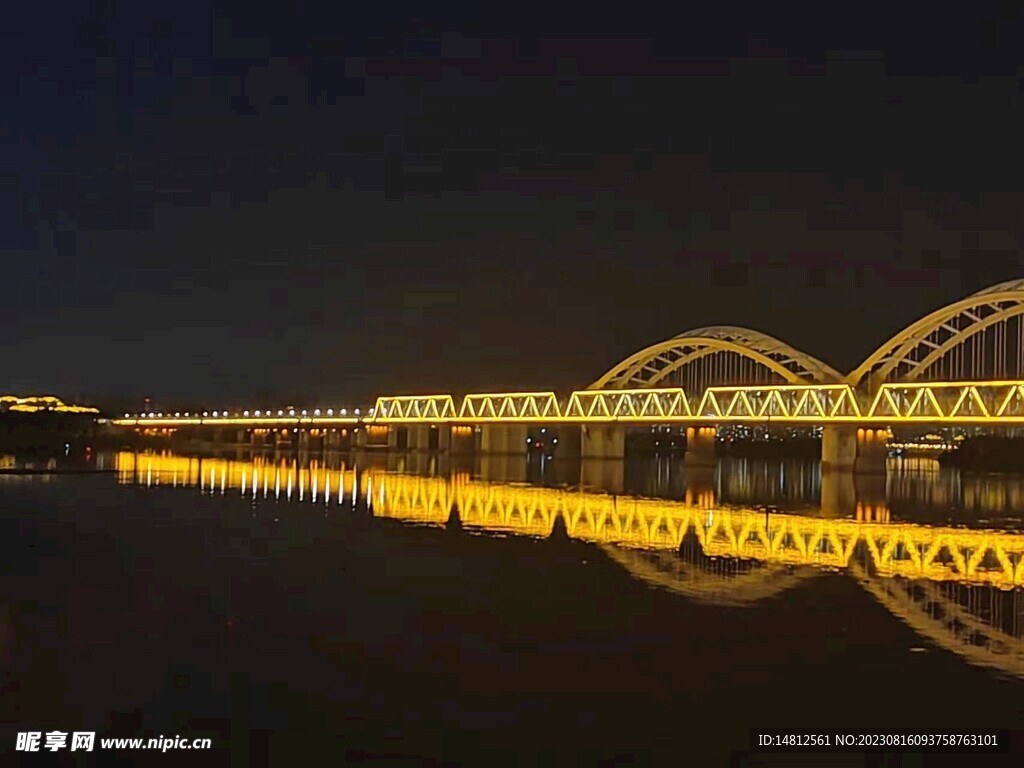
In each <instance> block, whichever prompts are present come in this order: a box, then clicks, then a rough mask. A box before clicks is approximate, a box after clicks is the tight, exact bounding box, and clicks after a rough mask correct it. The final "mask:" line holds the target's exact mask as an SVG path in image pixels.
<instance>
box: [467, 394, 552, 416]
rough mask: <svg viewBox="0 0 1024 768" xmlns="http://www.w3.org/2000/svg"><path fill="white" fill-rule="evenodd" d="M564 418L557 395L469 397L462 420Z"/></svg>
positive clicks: (487, 395) (486, 395) (489, 395)
mask: <svg viewBox="0 0 1024 768" xmlns="http://www.w3.org/2000/svg"><path fill="white" fill-rule="evenodd" d="M560 416H561V409H560V408H559V406H558V398H556V397H555V393H554V392H505V393H500V394H485V395H466V397H465V398H463V400H462V407H461V408H460V409H459V418H460V419H466V420H471V421H478V422H479V421H550V420H551V419H558V418H559V417H560Z"/></svg>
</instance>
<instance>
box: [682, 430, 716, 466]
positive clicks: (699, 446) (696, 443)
mask: <svg viewBox="0 0 1024 768" xmlns="http://www.w3.org/2000/svg"><path fill="white" fill-rule="evenodd" d="M717 435H718V430H717V429H716V428H715V427H688V428H687V430H686V453H685V454H684V455H683V463H685V464H686V466H688V467H713V466H714V465H715V437H716V436H717Z"/></svg>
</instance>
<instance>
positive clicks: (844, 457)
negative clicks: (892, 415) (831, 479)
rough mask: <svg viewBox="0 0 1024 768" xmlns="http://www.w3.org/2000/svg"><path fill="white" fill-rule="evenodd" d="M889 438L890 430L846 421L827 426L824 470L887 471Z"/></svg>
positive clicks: (874, 472) (822, 433)
mask: <svg viewBox="0 0 1024 768" xmlns="http://www.w3.org/2000/svg"><path fill="white" fill-rule="evenodd" d="M888 439H889V432H888V430H885V429H874V428H863V427H856V426H853V425H846V424H843V425H838V426H832V425H830V426H827V427H824V428H823V429H822V431H821V469H822V472H835V471H845V472H849V471H853V472H856V473H863V474H878V473H881V474H884V473H885V461H886V457H887V456H888V449H887V448H886V441H887V440H888Z"/></svg>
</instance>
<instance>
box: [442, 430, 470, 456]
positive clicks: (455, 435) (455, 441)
mask: <svg viewBox="0 0 1024 768" xmlns="http://www.w3.org/2000/svg"><path fill="white" fill-rule="evenodd" d="M447 432H448V435H449V438H448V449H449V450H450V451H451V452H452V453H453V454H457V455H469V454H473V453H476V432H475V430H474V429H473V427H470V426H466V425H463V424H454V425H452V426H450V427H448V429H447Z"/></svg>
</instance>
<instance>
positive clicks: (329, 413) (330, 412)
mask: <svg viewBox="0 0 1024 768" xmlns="http://www.w3.org/2000/svg"><path fill="white" fill-rule="evenodd" d="M327 415H328V416H333V415H334V409H333V408H328V409H327Z"/></svg>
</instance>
